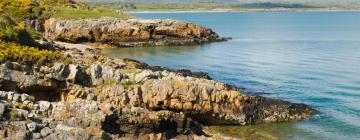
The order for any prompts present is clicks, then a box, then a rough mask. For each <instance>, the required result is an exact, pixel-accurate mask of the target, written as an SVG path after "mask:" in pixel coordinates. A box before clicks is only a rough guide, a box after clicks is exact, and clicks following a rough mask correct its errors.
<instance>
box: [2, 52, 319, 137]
mask: <svg viewBox="0 0 360 140" xmlns="http://www.w3.org/2000/svg"><path fill="white" fill-rule="evenodd" d="M62 51H63V52H64V54H67V55H68V56H70V57H72V58H73V59H74V61H73V63H72V64H64V63H55V64H51V65H48V66H26V65H19V64H17V63H14V62H7V63H5V64H1V65H0V100H1V101H0V119H1V120H2V121H1V122H0V126H1V127H0V138H10V139H11V138H13V139H21V138H32V139H42V138H44V139H118V138H125V139H126V138H138V139H169V138H179V139H193V138H204V139H205V136H206V134H205V133H204V132H202V127H201V126H202V124H206V125H224V124H226V125H248V124H257V123H265V122H282V121H289V120H300V119H303V118H307V117H309V116H310V115H311V114H312V113H313V112H314V110H313V109H311V108H310V107H308V106H307V105H304V104H294V103H289V102H286V101H281V100H274V99H268V98H264V97H253V96H248V95H245V94H243V93H241V92H240V91H239V90H238V89H236V88H234V87H231V86H228V85H226V84H223V83H219V82H216V81H213V80H210V79H209V78H207V76H204V74H201V75H197V74H194V73H192V72H182V71H179V72H172V71H169V70H164V69H161V68H154V67H149V66H148V65H146V64H143V63H140V62H137V61H133V60H128V59H111V58H108V57H105V56H102V55H98V54H97V53H96V52H95V51H94V50H90V49H87V50H85V51H83V52H82V51H78V50H74V49H72V50H66V49H65V50H62Z"/></svg>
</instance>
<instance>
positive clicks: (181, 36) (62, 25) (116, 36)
mask: <svg viewBox="0 0 360 140" xmlns="http://www.w3.org/2000/svg"><path fill="white" fill-rule="evenodd" d="M44 26H45V36H46V37H47V38H49V39H52V40H58V41H65V42H72V43H81V42H98V43H105V44H111V45H115V46H119V47H132V46H164V45H190V44H201V43H206V42H212V41H224V40H226V39H225V38H222V37H219V35H218V34H216V33H215V32H214V31H212V30H211V29H209V28H205V27H202V26H198V25H194V24H192V23H187V22H181V21H175V20H144V19H143V20H141V19H129V20H119V19H115V18H109V17H103V18H100V19H81V20H63V19H56V18H51V19H49V20H47V21H46V22H45V25H44Z"/></svg>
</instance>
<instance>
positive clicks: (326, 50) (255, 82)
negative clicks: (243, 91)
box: [105, 12, 360, 140]
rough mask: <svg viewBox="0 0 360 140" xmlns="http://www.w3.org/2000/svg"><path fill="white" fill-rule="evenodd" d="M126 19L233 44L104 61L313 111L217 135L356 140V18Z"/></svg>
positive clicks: (359, 84)
mask: <svg viewBox="0 0 360 140" xmlns="http://www.w3.org/2000/svg"><path fill="white" fill-rule="evenodd" d="M133 16H135V17H139V18H151V19H153V18H159V19H165V18H171V19H177V20H183V21H189V22H193V23H196V24H200V25H203V26H208V27H211V28H212V29H214V30H215V31H216V32H217V33H219V34H220V35H222V36H225V37H232V38H233V40H230V41H228V42H219V43H211V44H206V45H202V46H190V47H189V46H188V47H152V48H148V47H147V48H125V49H110V50H106V51H105V53H106V54H108V55H110V56H113V57H127V58H134V59H137V60H140V61H144V62H146V63H148V64H151V65H160V66H166V67H170V68H176V69H180V68H186V69H191V70H195V71H204V72H208V73H209V74H210V75H211V76H212V77H213V78H214V79H216V80H219V81H222V82H226V83H230V84H234V85H237V86H240V87H245V88H247V89H249V90H250V91H252V92H255V93H252V94H258V95H261V96H266V97H271V98H277V99H283V100H288V101H292V102H298V103H306V104H309V105H311V106H312V107H314V108H316V109H317V110H319V111H320V114H319V115H316V116H314V117H313V118H311V119H309V120H304V121H301V122H298V123H283V124H271V125H261V127H259V126H249V127H233V126H232V127H220V131H224V132H223V133H224V134H228V135H232V136H238V137H243V138H249V139H252V138H261V139H262V138H264V139H272V138H273V139H344V140H345V139H346V140H347V139H360V13H356V12H281V13H277V12H273V13H261V12H260V13H251V12H250V13H181V14H174V13H172V14H133ZM261 93H266V94H261ZM244 129H246V130H244ZM247 131H251V132H252V133H251V134H248V132H247ZM244 132H246V134H243V133H244Z"/></svg>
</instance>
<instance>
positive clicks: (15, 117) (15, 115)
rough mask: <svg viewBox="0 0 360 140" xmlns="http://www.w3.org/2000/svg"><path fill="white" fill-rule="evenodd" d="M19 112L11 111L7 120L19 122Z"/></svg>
mask: <svg viewBox="0 0 360 140" xmlns="http://www.w3.org/2000/svg"><path fill="white" fill-rule="evenodd" d="M19 117H20V116H19V115H18V111H17V110H16V109H10V111H9V112H8V114H7V118H8V119H9V120H10V121H17V120H18V119H19Z"/></svg>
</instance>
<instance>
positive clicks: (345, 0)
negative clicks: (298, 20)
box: [87, 0, 360, 3]
mask: <svg viewBox="0 0 360 140" xmlns="http://www.w3.org/2000/svg"><path fill="white" fill-rule="evenodd" d="M87 1H88V2H104V1H107V2H123V1H126V2H175V3H178V2H214V3H216V2H244V3H255V2H256V3H258V2H261V3H263V2H272V3H277V2H292V3H304V2H316V3H317V2H323V3H329V2H331V3H360V0H87Z"/></svg>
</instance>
